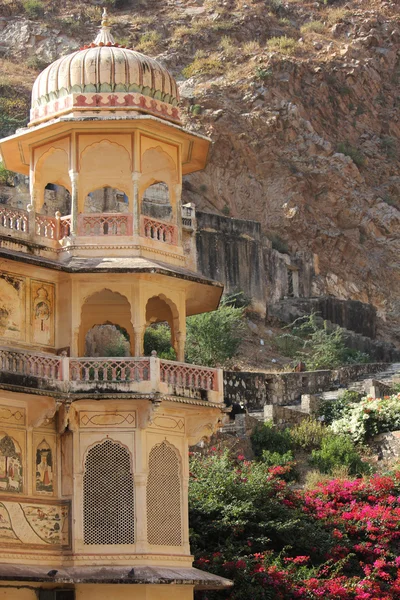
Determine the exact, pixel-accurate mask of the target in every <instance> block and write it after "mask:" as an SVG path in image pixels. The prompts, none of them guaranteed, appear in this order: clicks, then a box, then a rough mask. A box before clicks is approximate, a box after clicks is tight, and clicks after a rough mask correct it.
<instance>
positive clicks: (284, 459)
mask: <svg viewBox="0 0 400 600" xmlns="http://www.w3.org/2000/svg"><path fill="white" fill-rule="evenodd" d="M261 460H262V462H263V463H264V464H266V465H267V466H268V467H287V466H290V467H291V468H290V469H288V471H287V473H284V474H283V475H282V479H284V480H285V481H294V480H295V479H297V473H296V470H295V466H294V460H293V454H292V452H290V450H289V451H288V452H285V453H284V454H281V453H280V452H272V451H271V450H263V453H262V457H261Z"/></svg>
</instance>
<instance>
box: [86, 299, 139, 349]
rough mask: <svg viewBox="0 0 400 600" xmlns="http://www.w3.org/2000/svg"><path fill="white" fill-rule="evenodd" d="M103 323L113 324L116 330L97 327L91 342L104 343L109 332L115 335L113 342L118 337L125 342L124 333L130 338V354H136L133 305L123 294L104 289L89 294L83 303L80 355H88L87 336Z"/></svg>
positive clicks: (126, 338) (89, 339)
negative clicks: (122, 338)
mask: <svg viewBox="0 0 400 600" xmlns="http://www.w3.org/2000/svg"><path fill="white" fill-rule="evenodd" d="M103 325H108V326H110V325H111V326H112V327H115V330H114V329H113V330H112V331H113V333H112V334H111V333H110V331H111V330H108V329H105V330H99V329H96V330H94V332H93V334H90V335H89V337H88V341H89V343H90V342H93V343H94V344H95V343H96V340H97V343H99V342H101V343H102V339H103V341H104V338H107V335H108V333H110V335H112V336H113V337H112V340H113V343H114V342H115V341H116V340H117V339H119V341H120V342H123V340H121V337H120V335H121V334H122V336H123V337H124V338H125V340H129V346H130V355H133V354H134V332H133V327H132V323H131V305H130V303H129V302H128V299H127V298H126V297H125V296H123V295H122V294H119V293H118V292H113V291H111V290H109V289H103V290H101V291H98V292H95V293H94V294H92V295H91V296H89V298H87V299H86V301H85V302H84V304H83V305H82V310H81V324H80V329H79V339H78V352H79V356H84V355H86V356H88V355H87V354H86V338H87V335H88V332H90V330H91V329H93V328H95V327H99V326H103ZM99 331H102V333H99ZM92 336H93V337H92ZM102 347H104V346H102ZM91 349H93V346H91ZM97 356H99V354H97Z"/></svg>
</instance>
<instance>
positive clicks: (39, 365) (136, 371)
mask: <svg viewBox="0 0 400 600" xmlns="http://www.w3.org/2000/svg"><path fill="white" fill-rule="evenodd" d="M8 373H11V374H13V375H17V376H18V375H19V376H21V377H26V376H30V377H36V378H39V379H45V380H47V381H49V382H52V386H53V387H54V386H56V387H58V388H60V389H61V390H62V391H74V392H78V391H80V390H81V391H84V390H87V389H88V387H90V388H92V387H93V386H98V389H99V390H100V391H101V389H105V390H106V389H107V387H108V386H109V384H111V385H112V386H113V387H114V386H115V388H116V389H118V385H120V386H121V388H120V389H121V390H122V391H127V386H128V390H129V391H133V392H134V391H139V392H142V393H146V394H148V393H154V392H160V393H164V394H176V395H183V396H185V397H186V396H189V397H191V398H193V397H195V398H199V399H202V400H204V399H208V400H210V401H212V402H222V401H223V393H222V392H223V386H222V383H221V382H222V372H221V371H220V370H219V369H209V368H207V367H198V366H196V365H188V364H185V363H178V362H173V361H170V360H160V359H159V358H157V357H131V356H128V357H116V358H85V357H83V358H69V357H67V356H55V355H54V354H44V353H34V352H27V351H25V350H14V349H11V348H6V347H0V379H1V381H5V382H6V383H10V379H9V377H8V375H6V376H5V377H4V374H8ZM12 383H13V384H14V385H22V386H26V385H28V386H29V382H27V381H26V380H21V381H19V380H18V379H17V380H15V379H13V380H12ZM35 387H36V385H35ZM108 389H109V387H108ZM203 392H207V395H206V398H205V397H204V394H203Z"/></svg>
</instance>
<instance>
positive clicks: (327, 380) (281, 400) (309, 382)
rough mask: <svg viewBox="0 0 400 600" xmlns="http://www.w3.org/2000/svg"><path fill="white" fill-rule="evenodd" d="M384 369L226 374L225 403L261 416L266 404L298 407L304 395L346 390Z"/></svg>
mask: <svg viewBox="0 0 400 600" xmlns="http://www.w3.org/2000/svg"><path fill="white" fill-rule="evenodd" d="M384 368H385V365H383V364H382V363H376V364H361V365H350V366H348V367H343V368H341V369H335V370H332V371H329V370H326V371H305V372H303V373H253V372H242V371H224V399H225V402H226V403H227V404H228V405H232V404H239V405H241V406H243V407H244V408H246V410H247V411H248V412H250V413H251V412H260V411H263V410H264V406H265V405H266V404H275V405H280V406H283V405H290V404H296V403H299V402H300V399H301V396H302V395H303V394H318V393H321V392H323V391H326V390H329V389H331V388H333V387H337V386H346V385H347V384H348V383H349V382H351V381H354V380H355V379H357V378H358V377H361V376H363V375H365V374H367V373H376V372H378V371H382V370H383V369H384Z"/></svg>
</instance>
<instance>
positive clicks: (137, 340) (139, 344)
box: [133, 325, 145, 356]
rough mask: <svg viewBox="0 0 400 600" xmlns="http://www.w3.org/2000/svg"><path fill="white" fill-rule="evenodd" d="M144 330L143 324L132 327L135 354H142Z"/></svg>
mask: <svg viewBox="0 0 400 600" xmlns="http://www.w3.org/2000/svg"><path fill="white" fill-rule="evenodd" d="M144 330H145V327H144V326H143V325H140V326H137V327H133V333H134V355H135V356H143V354H144Z"/></svg>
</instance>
